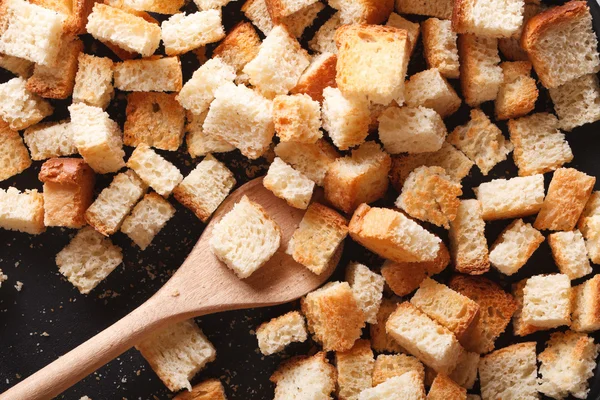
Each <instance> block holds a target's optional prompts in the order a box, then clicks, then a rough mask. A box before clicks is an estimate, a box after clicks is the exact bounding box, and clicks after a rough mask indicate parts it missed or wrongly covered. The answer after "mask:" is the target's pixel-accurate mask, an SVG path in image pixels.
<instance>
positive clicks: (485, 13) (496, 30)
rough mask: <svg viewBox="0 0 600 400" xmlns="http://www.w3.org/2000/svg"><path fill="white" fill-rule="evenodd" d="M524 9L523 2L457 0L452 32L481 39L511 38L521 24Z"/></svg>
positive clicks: (512, 0)
mask: <svg viewBox="0 0 600 400" xmlns="http://www.w3.org/2000/svg"><path fill="white" fill-rule="evenodd" d="M524 8H525V1H524V0H498V1H485V0H483V1H482V0H457V1H455V3H454V8H453V12H452V30H453V31H455V32H457V33H472V34H475V35H477V36H482V37H495V38H501V37H504V38H509V37H513V36H514V35H516V34H517V33H518V32H519V29H520V28H521V25H522V23H523V12H524Z"/></svg>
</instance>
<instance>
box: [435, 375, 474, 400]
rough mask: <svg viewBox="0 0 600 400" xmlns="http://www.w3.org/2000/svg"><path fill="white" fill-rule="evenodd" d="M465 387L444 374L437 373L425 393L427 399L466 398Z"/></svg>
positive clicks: (459, 399)
mask: <svg viewBox="0 0 600 400" xmlns="http://www.w3.org/2000/svg"><path fill="white" fill-rule="evenodd" d="M466 399H467V389H465V388H463V387H461V386H460V385H458V384H457V383H456V382H454V381H453V380H452V379H450V378H448V376H447V375H445V374H437V376H436V377H435V379H434V380H433V384H432V385H431V389H429V393H428V394H427V400H466Z"/></svg>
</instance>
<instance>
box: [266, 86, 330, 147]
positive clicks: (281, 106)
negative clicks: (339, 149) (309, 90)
mask: <svg viewBox="0 0 600 400" xmlns="http://www.w3.org/2000/svg"><path fill="white" fill-rule="evenodd" d="M273 122H274V124H275V132H276V133H277V136H279V139H280V140H281V141H282V142H300V143H315V142H316V141H317V140H319V139H321V137H322V136H323V133H321V131H320V130H319V128H320V127H321V108H320V105H319V102H318V101H315V100H313V99H312V98H311V97H310V96H309V95H307V94H296V95H292V96H286V95H279V96H277V97H275V99H274V100H273Z"/></svg>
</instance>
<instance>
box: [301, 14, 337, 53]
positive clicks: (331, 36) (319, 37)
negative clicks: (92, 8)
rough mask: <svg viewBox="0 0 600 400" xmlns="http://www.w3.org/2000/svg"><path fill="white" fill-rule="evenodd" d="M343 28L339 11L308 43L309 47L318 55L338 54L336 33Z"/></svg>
mask: <svg viewBox="0 0 600 400" xmlns="http://www.w3.org/2000/svg"><path fill="white" fill-rule="evenodd" d="M340 26H342V20H341V19H340V13H339V11H338V12H336V13H335V14H333V15H332V16H331V18H329V19H328V20H327V21H326V22H325V23H324V24H323V25H321V27H320V28H319V30H317V32H316V33H315V35H314V36H313V38H312V39H311V40H310V42H308V47H309V48H310V49H311V50H313V51H315V52H317V53H331V54H336V53H337V46H336V45H335V31H336V30H337V28H339V27H340Z"/></svg>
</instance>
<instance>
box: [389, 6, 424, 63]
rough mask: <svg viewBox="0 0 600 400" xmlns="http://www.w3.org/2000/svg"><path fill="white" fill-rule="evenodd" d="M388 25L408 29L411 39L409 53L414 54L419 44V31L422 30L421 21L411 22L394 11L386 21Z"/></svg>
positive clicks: (409, 38)
mask: <svg viewBox="0 0 600 400" xmlns="http://www.w3.org/2000/svg"><path fill="white" fill-rule="evenodd" d="M386 25H387V26H391V27H394V28H398V29H404V30H405V31H406V33H407V34H408V40H409V44H408V54H412V52H413V50H414V49H415V46H416V45H417V40H418V39H419V33H420V31H421V29H420V26H419V23H418V22H411V21H409V20H407V19H405V18H402V17H401V16H400V15H398V14H396V13H395V12H392V13H391V14H390V17H389V18H388V20H387V22H386Z"/></svg>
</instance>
